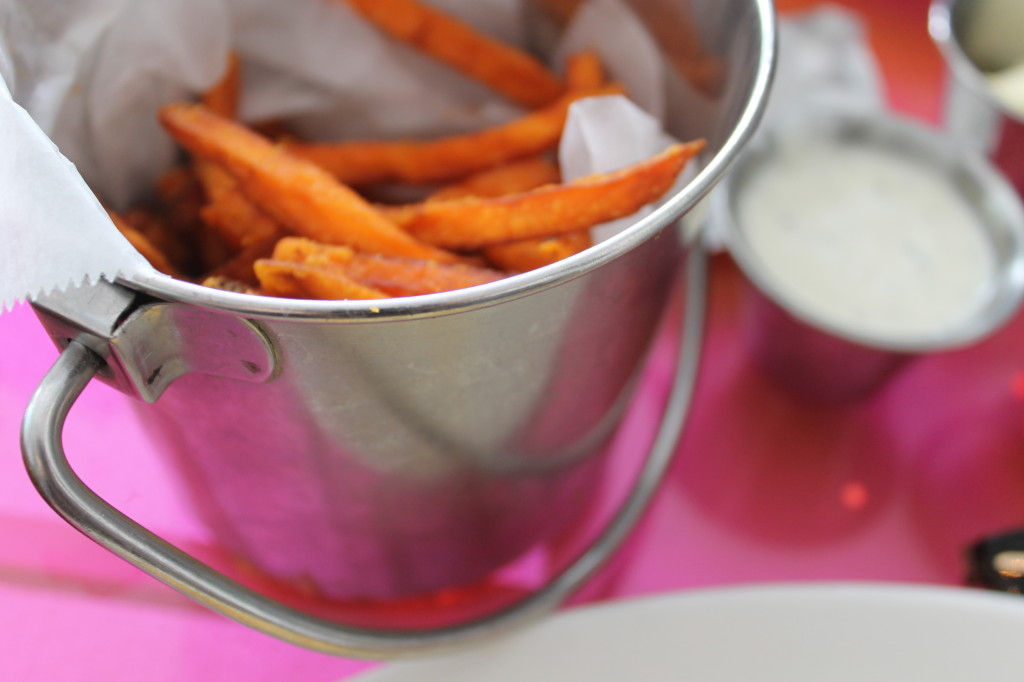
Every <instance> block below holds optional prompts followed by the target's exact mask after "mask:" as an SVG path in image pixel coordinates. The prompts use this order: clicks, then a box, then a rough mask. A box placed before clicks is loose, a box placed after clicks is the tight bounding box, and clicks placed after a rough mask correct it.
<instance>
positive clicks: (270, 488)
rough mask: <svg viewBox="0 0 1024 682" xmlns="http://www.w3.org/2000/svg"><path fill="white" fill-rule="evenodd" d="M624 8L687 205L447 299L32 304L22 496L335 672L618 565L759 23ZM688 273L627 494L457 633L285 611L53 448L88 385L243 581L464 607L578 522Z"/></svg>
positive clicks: (138, 286) (761, 29) (653, 470)
mask: <svg viewBox="0 0 1024 682" xmlns="http://www.w3.org/2000/svg"><path fill="white" fill-rule="evenodd" d="M629 4H632V5H633V6H634V7H635V9H637V13H638V14H639V15H640V16H641V17H643V18H644V20H645V21H647V22H648V25H649V28H651V33H652V35H654V36H655V37H656V38H657V40H658V41H659V43H660V45H661V48H662V49H663V50H664V51H665V53H666V55H667V56H668V57H670V62H671V63H672V64H675V65H676V66H677V67H678V70H677V71H676V72H675V73H673V74H672V77H671V78H670V81H671V83H672V84H671V85H670V92H669V100H670V111H669V115H668V120H669V122H670V132H672V133H674V134H675V135H676V136H678V137H680V138H682V139H691V138H694V137H698V136H700V137H705V138H706V139H707V140H708V143H709V144H708V148H707V151H706V153H705V154H704V155H703V157H702V158H701V159H700V161H699V173H698V175H697V176H696V178H695V179H694V180H693V181H692V182H691V183H690V184H688V185H687V186H686V187H685V188H684V189H683V190H681V191H680V192H679V193H678V194H676V195H675V196H672V197H671V198H669V199H668V200H667V201H666V202H665V203H664V205H662V206H661V207H660V208H658V209H657V210H656V211H655V212H653V213H652V214H651V215H649V216H647V217H646V218H644V219H642V220H640V221H639V222H638V223H637V224H635V225H633V226H632V227H630V228H628V229H627V230H625V231H624V232H623V233H621V234H619V235H617V236H615V237H613V238H611V239H609V240H607V241H605V242H602V243H600V244H598V245H596V246H594V247H593V248H591V249H589V250H588V251H586V252H585V253H583V254H579V255H577V256H574V257H572V258H569V259H567V260H565V261H563V262H561V263H558V264H555V265H552V266H549V267H546V268H543V269H540V270H537V271H534V272H530V273H526V274H523V275H519V276H515V277H512V278H509V279H507V280H504V281H500V282H495V283H492V284H488V285H485V286H480V287H475V288H473V289H468V290H462V291H454V292H447V293H441V294H434V295H429V296H422V297H416V298H406V299H390V300H381V301H340V302H327V301H296V300H284V299H271V298H260V297H252V296H245V295H241V294H234V293H230V292H225V291H218V290H212V289H208V288H203V287H199V286H195V285H191V284H188V283H185V282H181V281H175V280H171V279H168V278H166V277H163V276H160V275H157V274H155V273H153V274H149V275H141V276H138V277H134V278H132V279H130V280H125V281H120V282H118V283H117V284H115V285H106V284H101V285H98V286H94V287H86V288H84V289H81V290H78V291H71V292H68V293H67V294H62V295H60V296H56V297H50V298H47V299H45V300H41V301H38V302H37V303H36V309H37V311H38V313H39V314H40V317H41V319H42V320H43V322H44V324H45V325H46V326H47V328H48V330H49V331H50V333H51V335H52V336H53V338H54V339H55V340H56V341H57V342H58V344H59V345H60V346H62V347H65V348H66V350H64V352H63V355H62V357H61V358H60V360H59V361H58V363H57V365H55V367H54V369H53V370H52V371H51V373H50V374H49V375H48V377H47V379H45V380H44V382H43V385H42V386H41V387H40V390H39V391H38V392H37V395H36V397H35V399H34V401H33V404H32V405H31V406H30V408H29V411H28V414H27V415H26V421H25V427H24V436H23V449H24V450H25V454H26V461H27V464H28V467H29V470H30V473H31V474H32V476H33V480H34V481H35V483H36V485H37V488H38V489H39V490H40V492H41V494H42V495H43V496H44V497H45V498H46V499H47V501H48V502H49V503H50V504H51V505H52V506H53V507H54V508H55V509H56V510H57V511H58V512H59V513H60V514H61V515H62V516H64V517H65V518H66V519H68V520H69V521H70V522H71V523H73V524H74V525H76V526H77V527H78V528H79V529H81V530H82V531H83V532H85V533H87V534H88V535H90V536H91V537H93V538H94V539H96V540H97V541H98V542H100V543H102V544H104V545H105V546H107V547H108V548H110V549H111V550H112V551H115V552H117V553H119V554H120V555H122V556H123V557H125V558H126V559H128V560H129V561H132V562H133V563H135V564H136V565H138V566H140V567H141V568H143V569H144V570H146V571H148V572H150V573H151V574H153V575H154V576H156V577H157V578H159V579H161V580H164V581H165V582H167V583H169V584H171V585H172V586H174V587H176V588H178V589H180V590H182V591H184V592H185V593H187V594H189V595H190V596H193V597H195V598H196V599H198V600H199V601H201V602H203V603H205V604H207V605H210V606H211V607H213V608H215V609H217V610H219V611H221V612H222V613H225V614H227V615H229V616H231V617H234V618H236V619H238V620H241V621H242V622H244V623H247V624H249V625H252V626H253V627H256V628H259V629H261V630H263V631H266V632H269V633H271V634H274V635H276V636H279V637H282V638H284V639H287V640H289V641H292V642H296V643H299V644H301V645H304V646H309V647H312V648H317V649H321V650H325V651H330V652H334V653H343V654H347V655H357V656H394V655H401V654H408V653H413V652H416V651H419V650H422V649H425V648H431V647H435V646H440V645H446V644H451V643H454V642H462V641H466V640H468V639H472V638H473V637H474V636H479V635H481V634H483V633H488V632H491V631H493V630H495V629H500V627H502V626H504V625H506V624H508V623H510V622H516V621H517V620H521V619H522V618H523V617H526V616H529V615H535V614H536V613H539V612H543V611H544V610H546V609H549V608H552V607H553V606H554V605H556V604H557V603H558V602H559V601H560V600H561V599H562V598H564V597H565V596H566V595H567V594H569V593H570V592H571V591H572V590H573V589H575V587H576V586H578V585H579V584H580V582H582V580H584V579H585V578H586V577H587V576H588V575H590V574H591V573H592V572H593V570H594V569H595V568H596V566H597V565H599V564H600V563H601V562H602V561H603V560H604V558H605V557H606V556H607V554H608V553H609V552H610V551H611V550H612V549H613V548H614V547H615V545H617V544H618V542H619V541H621V539H622V537H623V536H624V535H625V533H626V532H627V531H628V529H629V527H630V525H631V524H632V523H633V522H634V521H635V520H636V517H637V516H638V514H639V513H640V511H642V508H643V504H644V502H645V501H646V499H647V498H648V497H649V496H650V493H651V491H652V490H653V487H654V485H655V484H656V482H657V478H658V477H659V476H660V471H662V470H663V469H664V466H665V463H666V461H667V457H668V455H670V454H671V451H672V449H673V446H674V443H675V437H676V436H677V435H678V431H679V429H680V428H681V425H682V421H683V415H684V414H685V409H686V403H687V400H688V388H689V386H690V385H692V375H693V371H694V369H695V367H694V363H695V357H696V355H695V353H696V352H697V348H698V345H697V342H698V341H699V338H698V337H699V324H698V323H697V322H698V321H699V319H698V318H699V312H700V308H701V306H702V296H703V291H702V289H701V287H702V286H703V283H702V282H701V281H700V280H699V274H700V267H701V260H700V250H699V249H693V248H692V246H693V243H692V239H691V240H688V239H687V238H686V237H685V236H684V231H683V230H682V229H681V228H680V226H679V221H680V218H681V217H682V216H684V214H686V213H687V212H688V211H689V210H690V209H691V208H692V207H693V206H694V205H695V204H696V203H697V202H698V201H699V200H700V199H701V198H702V197H704V196H705V195H706V194H707V193H708V191H709V190H710V189H711V187H712V186H714V185H715V183H716V182H717V181H718V180H719V179H720V178H721V177H722V175H723V173H724V172H725V170H726V168H727V167H728V165H729V164H730V163H731V162H732V161H733V159H734V158H735V156H736V154H737V153H738V151H739V150H740V149H741V148H742V146H743V145H744V144H745V142H746V141H747V139H748V138H749V136H750V135H751V133H752V130H753V128H754V126H755V124H756V122H757V120H758V118H759V116H760V112H761V109H762V106H763V102H764V98H765V94H766V91H767V88H768V85H769V81H770V74H771V66H772V62H773V55H774V23H773V16H772V10H771V7H770V5H769V3H768V1H767V0H724V1H723V0H680V1H678V2H659V3H650V2H647V1H646V0H637V1H636V2H632V3H629ZM652 10H656V11H652ZM540 16H541V15H540V14H538V20H539V17H540ZM551 28H552V29H554V28H555V27H554V25H552V27H551ZM669 29H672V30H669ZM693 35H697V36H699V39H700V41H701V43H702V44H703V46H704V48H703V52H701V53H700V54H699V55H697V56H700V57H701V58H702V59H704V58H706V59H705V60H704V61H701V62H700V63H702V64H705V66H706V64H707V63H714V64H715V65H716V67H717V68H716V69H712V70H709V69H707V68H702V69H697V70H695V71H691V70H689V69H688V65H691V64H693V63H694V61H693V57H694V52H693V50H694V45H693V44H692V42H690V41H689V40H687V41H686V44H682V40H681V38H680V36H693ZM677 41H680V42H678V43H677ZM698 61H700V60H698ZM698 76H699V82H698V80H697V77H698ZM691 237H692V234H691ZM688 252H689V255H688ZM688 258H689V259H690V260H692V261H693V262H694V263H695V264H696V269H695V270H693V271H692V272H691V277H697V279H696V280H695V281H696V282H697V285H696V288H693V287H691V291H690V296H689V299H690V304H689V305H688V307H689V310H688V315H690V319H691V322H692V324H691V325H690V327H689V329H688V331H687V334H688V336H689V337H690V342H689V343H688V344H687V352H688V353H689V354H690V357H689V360H687V361H685V362H684V363H683V365H682V367H681V372H682V374H683V375H685V376H681V378H679V379H678V380H677V393H676V394H675V396H674V402H673V403H672V404H670V406H669V411H668V413H667V416H666V421H665V423H664V424H663V426H662V431H661V432H660V434H659V435H658V437H657V440H656V441H655V445H654V451H655V455H654V456H652V458H651V461H650V462H649V464H648V468H647V469H646V470H645V472H644V473H643V474H642V475H641V479H640V481H639V482H638V484H637V487H636V490H635V491H634V494H633V495H632V497H631V498H630V500H629V501H627V503H626V505H625V506H624V508H623V510H622V513H620V515H619V516H618V517H617V519H616V520H615V521H613V522H612V525H611V526H610V527H609V528H608V531H607V532H606V533H605V534H604V535H603V536H602V537H601V538H600V539H599V540H598V541H597V542H596V543H595V545H594V547H592V548H591V551H589V552H586V553H585V554H584V555H583V556H582V557H581V558H580V560H579V561H577V562H576V563H575V564H573V565H572V566H571V567H570V568H569V569H568V570H567V571H566V573H564V574H562V575H560V576H558V577H557V578H555V579H554V580H553V582H552V584H551V585H549V586H548V587H547V588H546V589H545V590H542V591H541V592H539V593H538V594H536V595H533V597H532V598H530V599H527V600H526V601H524V602H523V603H520V604H517V605H515V606H514V607H512V608H510V609H508V610H507V611H506V612H503V613H500V614H496V615H494V614H492V615H491V616H489V617H488V618H486V619H483V620H481V621H479V622H474V623H468V624H461V625H459V626H456V627H448V628H441V629H436V630H430V631H426V632H400V633H399V632H391V631H383V632H376V631H367V630H364V629H360V628H354V627H349V626H346V625H344V624H339V623H333V622H327V621H324V620H321V619H318V618H315V617H312V616H310V615H308V614H303V613H299V612H296V611H293V610H292V609H289V608H287V607H284V606H282V605H281V604H278V603H275V602H272V601H270V600H269V599H267V598H266V597H263V596H262V595H258V594H256V593H254V592H252V591H250V590H247V589H246V588H244V587H242V586H240V585H238V584H237V583H234V582H232V581H230V580H229V579H227V578H226V577H225V576H222V575H220V574H217V573H216V572H214V571H212V570H211V569H209V567H206V566H204V565H202V564H200V563H199V562H197V561H195V560H194V559H192V558H190V557H187V556H184V555H182V554H181V553H180V552H179V551H177V550H176V549H174V548H173V547H171V546H169V545H168V544H167V543H165V542H163V541H162V540H160V539H159V538H156V537H155V536H153V535H151V534H149V533H148V532H147V531H145V530H144V529H142V528H140V527H138V526H137V525H136V524H134V522H132V521H130V520H128V519H126V518H124V517H122V516H120V515H119V514H118V513H117V512H116V511H115V510H113V509H112V508H110V507H109V505H107V504H106V503H105V502H103V501H102V500H99V499H98V498H96V497H95V496H94V495H92V494H91V492H89V491H88V489H87V488H85V486H84V485H83V484H82V483H81V481H80V480H78V479H77V477H76V476H75V475H74V473H73V472H72V471H71V470H70V468H69V467H68V466H67V462H66V459H65V457H64V453H63V451H62V448H61V445H60V439H59V434H60V430H61V428H62V424H63V420H64V417H65V415H66V413H67V411H68V410H69V409H70V407H71V405H72V404H73V402H74V400H75V398H76V397H77V395H78V393H79V392H80V391H81V389H82V388H83V387H84V386H85V384H86V383H87V382H88V381H89V379H90V378H91V377H92V376H93V375H94V374H96V373H99V374H101V375H104V376H105V377H106V379H107V380H108V381H110V382H112V383H114V384H115V385H117V386H119V387H120V388H122V389H124V390H125V391H126V392H128V393H130V394H133V395H135V396H136V397H139V398H141V399H143V400H144V401H147V402H151V403H152V404H141V405H140V409H139V410H138V412H139V415H140V418H141V419H142V420H143V421H144V422H145V423H146V425H147V426H148V428H150V429H151V430H152V431H153V433H154V435H155V437H156V441H157V443H158V445H159V447H160V448H161V449H163V450H165V451H166V452H167V454H168V456H170V457H171V458H172V459H173V460H174V461H175V462H176V463H177V466H178V469H179V470H180V471H181V472H182V474H183V476H184V478H185V480H186V481H187V482H188V483H189V485H190V488H191V490H192V491H193V493H194V498H195V502H196V504H197V505H198V507H199V509H200V510H202V511H203V512H204V516H205V518H206V520H207V521H208V523H209V524H210V525H211V527H212V528H213V529H214V530H215V531H216V532H217V535H218V537H219V538H220V540H221V541H222V542H223V543H224V544H225V545H226V546H227V547H228V548H230V549H231V550H232V551H234V552H236V553H238V554H239V555H241V556H243V557H245V558H246V559H247V560H249V561H251V562H253V563H255V564H256V565H258V566H259V567H260V568H262V569H263V570H264V571H267V572H269V573H271V574H272V575H274V576H276V577H279V578H282V579H285V580H303V581H306V580H308V581H312V582H313V583H314V584H315V585H316V587H317V589H319V590H320V591H322V592H324V593H326V594H328V595H332V596H341V597H377V598H380V597H393V596H400V595H410V594H422V593H425V592H429V591H431V590H436V589H439V588H443V587H448V586H453V585H459V584H463V583H466V582H468V581H472V580H475V579H478V578H480V577H482V576H485V575H487V574H488V573H489V572H491V571H494V570H495V569H497V568H499V567H500V566H502V565H503V564H505V563H507V562H508V561H510V560H512V559H514V558H515V557H516V556H518V555H520V554H521V553H523V552H524V551H526V550H527V549H529V548H530V547H532V546H534V545H536V544H537V543H538V542H541V541H543V540H544V539H545V538H546V537H549V536H550V535H551V534H553V533H556V532H558V531H560V530H562V529H564V528H565V527H566V525H567V524H572V523H573V521H574V519H575V517H577V516H578V515H580V514H581V513H584V512H585V510H586V507H587V504H588V502H590V501H591V500H592V497H593V490H594V486H595V485H596V483H597V482H598V481H599V479H600V476H601V475H602V471H603V469H604V466H605V464H606V462H605V461H604V460H605V456H604V452H605V450H606V446H607V444H608V443H609V440H610V438H611V437H612V436H613V435H614V434H615V432H616V428H617V425H618V424H619V422H620V417H621V415H622V413H623V411H624V409H625V407H626V406H627V405H628V404H629V400H630V396H631V392H632V390H633V388H634V385H635V383H636V379H637V377H638V374H639V372H640V371H641V369H642V367H643V361H644V358H645V355H646V352H647V349H648V348H649V346H650V344H651V342H652V338H653V336H654V332H655V329H656V326H657V323H658V321H659V319H660V316H661V314H662V310H663V308H664V306H665V302H666V300H667V299H668V296H669V293H670V290H671V287H672V283H673V282H674V281H675V279H674V278H675V277H676V276H677V274H678V272H679V270H680V267H681V265H682V264H683V263H684V261H686V260H687V259H688ZM684 360H686V358H684ZM658 453H660V454H658Z"/></svg>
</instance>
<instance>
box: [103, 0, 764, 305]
mask: <svg viewBox="0 0 1024 682" xmlns="http://www.w3.org/2000/svg"><path fill="white" fill-rule="evenodd" d="M751 8H752V9H753V12H754V21H755V22H756V33H757V34H758V36H759V37H760V46H759V51H758V57H757V65H756V71H755V73H754V77H753V80H752V87H751V89H750V91H749V92H748V94H747V99H746V103H745V104H744V106H743V109H742V111H741V113H740V115H739V117H738V118H737V121H736V125H735V126H734V127H733V129H732V131H730V133H729V135H728V137H727V138H726V139H725V141H724V143H723V144H722V146H721V148H720V149H719V150H718V152H717V153H716V154H715V155H714V156H712V157H711V159H710V160H709V161H708V163H707V165H706V166H705V167H704V168H702V169H701V170H700V172H699V173H698V174H697V175H696V176H695V177H694V178H693V180H691V181H690V182H689V183H687V184H686V186H685V187H684V188H683V189H681V190H680V191H678V192H677V193H676V194H675V195H673V196H672V197H671V198H669V199H668V200H666V201H665V202H664V203H662V205H661V206H659V207H658V208H656V209H655V210H654V211H652V212H651V213H650V214H648V215H647V216H645V217H644V218H642V219H640V220H638V221H637V222H636V223H634V224H633V225H630V226H629V227H628V228H626V229H624V230H623V231H622V232H620V233H618V234H616V235H614V236H613V237H610V238H609V239H606V240H604V241H602V242H600V243H598V244H595V245H593V246H591V247H590V248H588V249H586V250H585V251H584V252H582V253H578V254H575V255H573V256H570V257H568V258H566V259H564V260H561V261H559V262H557V263H553V264H551V265H548V266H545V267H542V268H538V269H537V270H532V271H529V272H524V273H520V274H517V275H512V276H510V277H506V278H504V279H501V280H498V281H495V282H490V283H487V284H480V285H476V286H473V287H470V288H467V289H457V290H453V291H444V292H439V293H433V294H424V295H420V296H408V297H399V298H385V299H373V300H333V301H332V300H306V299H291V298H274V297H269V296H254V295H252V294H244V293H237V292H232V291H225V290H221V289H214V288H212V287H206V286H202V285H200V284H194V283H192V282H186V281H182V280H177V279H174V278H172V277H169V276H167V275H164V274H162V273H159V272H157V271H156V270H147V271H142V272H134V273H131V274H130V275H128V276H123V275H122V276H119V277H118V278H117V281H118V282H119V283H120V284H123V285H125V286H127V287H129V288H131V289H133V290H137V291H140V292H142V293H146V294H149V295H152V296H155V297H157V298H160V299H162V300H165V301H169V302H174V303H182V304H186V305H191V306H196V307H199V308H203V309H206V310H212V311H217V312H223V313H228V314H234V315H238V316H241V317H245V318H249V319H277V320H294V321H326V320H330V321H342V320H351V321H376V320H383V319H395V318H419V317H433V316H436V315H440V314H451V313H458V312H465V311H469V310H474V309H478V308H486V307H490V306H493V305H496V304H498V303H501V302H503V301H507V300H514V299H518V298H522V297H525V296H527V295H530V294H533V293H536V292H539V291H541V290H545V289H548V288H551V287H553V286H556V285H558V284H561V283H563V282H566V281H569V280H572V279H575V278H577V277H580V276H582V275H585V274H587V273H588V272H591V271H593V270H596V269H598V268H600V267H601V266H603V265H605V264H607V263H609V262H611V261H613V260H615V259H616V258H618V257H619V256H621V255H623V254H625V253H627V252H629V251H631V250H632V249H634V248H636V247H637V246H639V245H640V244H641V243H643V242H645V241H647V240H648V239H650V238H652V237H654V236H655V235H657V234H658V233H659V232H661V231H662V230H663V229H665V228H666V227H668V226H669V225H670V224H672V223H673V222H675V221H676V220H678V219H680V218H681V217H682V216H683V215H684V214H685V213H686V212H687V211H689V210H690V209H691V208H693V207H694V206H695V205H696V204H697V203H698V202H699V201H700V200H701V199H703V198H704V197H705V196H706V195H707V194H708V193H709V192H710V191H711V189H712V188H713V187H714V186H715V185H716V184H717V183H718V182H719V180H721V179H722V178H723V177H724V176H725V174H726V172H727V170H728V169H729V168H730V167H731V166H732V164H733V163H734V162H735V161H736V159H737V157H738V156H739V155H740V153H741V151H742V150H743V148H744V147H745V146H746V144H747V143H748V141H749V140H750V139H751V138H752V137H753V134H754V132H755V130H756V128H757V125H758V123H759V121H760V120H761V116H762V114H763V112H764V109H765V106H766V103H767V99H768V92H769V90H770V87H771V82H772V78H773V76H774V72H775V61H776V53H777V18H776V14H775V9H774V5H773V3H772V0H751Z"/></svg>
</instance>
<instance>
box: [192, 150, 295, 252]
mask: <svg viewBox="0 0 1024 682" xmlns="http://www.w3.org/2000/svg"><path fill="white" fill-rule="evenodd" d="M196 175H197V176H198V177H199V181H200V182H201V183H202V185H203V188H204V189H205V190H206V197H207V200H208V202H209V203H208V204H207V205H206V206H204V207H203V208H202V209H201V210H200V212H199V214H200V216H201V217H202V219H203V222H205V223H206V224H207V225H210V226H211V227H213V228H214V229H216V230H217V231H218V232H220V234H221V236H223V237H224V239H225V240H226V241H227V242H228V243H229V244H230V245H231V246H232V247H234V248H235V249H242V250H244V249H245V248H247V247H249V246H251V245H253V244H260V243H263V242H266V241H267V240H268V239H272V238H274V237H276V236H280V235H281V234H283V233H284V228H282V227H281V226H280V225H279V224H278V223H277V222H275V221H274V220H273V219H271V218H270V217H268V216H267V214H266V213H264V212H263V211H261V210H260V209H259V208H257V207H256V206H254V205H253V203H252V202H251V201H249V199H248V197H246V196H245V194H244V193H243V192H242V190H241V188H239V186H238V183H237V182H236V181H235V178H234V177H233V176H232V175H231V174H230V173H228V172H227V171H226V170H224V169H223V168H221V167H220V166H219V165H217V164H216V163H213V162H211V161H202V160H201V161H199V162H197V163H196Z"/></svg>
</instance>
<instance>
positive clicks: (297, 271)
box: [253, 260, 388, 300]
mask: <svg viewBox="0 0 1024 682" xmlns="http://www.w3.org/2000/svg"><path fill="white" fill-rule="evenodd" d="M253 267H254V269H255V271H256V276H257V277H258V278H259V281H260V293H262V294H265V295H267V296H280V297H283V298H321V299H328V300H335V299H372V298H388V295H387V294H385V293H384V292H383V291H379V290H376V289H373V288H371V287H367V286H363V285H362V284H359V283H358V282H356V281H354V280H352V279H351V278H349V277H347V276H346V275H345V274H344V273H342V272H341V271H339V270H338V269H337V268H330V267H323V266H315V265H306V264H305V263H291V262H287V261H277V260H258V261H256V263H255V265H254V266H253Z"/></svg>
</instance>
